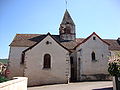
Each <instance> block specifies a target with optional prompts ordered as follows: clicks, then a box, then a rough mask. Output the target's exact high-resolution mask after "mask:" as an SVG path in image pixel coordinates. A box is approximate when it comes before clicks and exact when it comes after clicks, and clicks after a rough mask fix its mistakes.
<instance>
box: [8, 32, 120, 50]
mask: <svg viewBox="0 0 120 90" xmlns="http://www.w3.org/2000/svg"><path fill="white" fill-rule="evenodd" d="M45 36H46V35H45V34H16V36H15V38H14V39H13V41H12V43H11V44H10V46H14V47H30V46H33V45H34V44H36V43H37V42H40V41H41V40H42V39H43V38H44V37H45ZM52 36H53V37H54V38H55V39H56V40H57V41H58V42H60V43H61V44H62V45H63V46H64V47H66V48H68V49H70V50H73V49H74V48H75V47H76V46H77V45H79V44H80V43H83V42H85V41H86V40H87V39H88V38H89V37H90V36H89V37H88V38H86V39H84V38H76V40H74V41H66V42H61V41H60V37H59V35H52ZM100 39H101V38H100ZM101 40H103V41H104V42H105V43H108V44H110V46H109V49H110V50H120V45H119V44H118V42H117V40H113V39H101Z"/></svg>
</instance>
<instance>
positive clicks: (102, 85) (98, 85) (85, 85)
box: [28, 81, 113, 90]
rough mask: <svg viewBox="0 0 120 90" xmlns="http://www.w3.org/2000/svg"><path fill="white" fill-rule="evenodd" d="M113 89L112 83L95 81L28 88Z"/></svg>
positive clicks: (31, 88)
mask: <svg viewBox="0 0 120 90" xmlns="http://www.w3.org/2000/svg"><path fill="white" fill-rule="evenodd" d="M112 87H113V83H112V81H94V82H77V83H69V84H56V85H45V86H37V87H28V90H112Z"/></svg>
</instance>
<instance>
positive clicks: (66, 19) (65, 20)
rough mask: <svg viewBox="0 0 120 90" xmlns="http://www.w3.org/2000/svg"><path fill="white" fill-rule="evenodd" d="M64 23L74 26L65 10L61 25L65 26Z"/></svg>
mask: <svg viewBox="0 0 120 90" xmlns="http://www.w3.org/2000/svg"><path fill="white" fill-rule="evenodd" d="M66 23H70V24H72V25H75V24H74V22H73V20H72V18H71V16H70V14H69V12H68V10H67V9H66V11H65V14H64V17H63V20H62V22H61V24H66Z"/></svg>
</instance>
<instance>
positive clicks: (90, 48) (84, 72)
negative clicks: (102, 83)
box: [76, 35, 109, 80]
mask: <svg viewBox="0 0 120 90" xmlns="http://www.w3.org/2000/svg"><path fill="white" fill-rule="evenodd" d="M94 37H95V40H93V38H94ZM108 47H109V45H107V44H106V43H105V42H103V41H102V40H101V39H99V38H98V37H97V36H96V35H93V36H91V37H90V38H89V39H88V40H87V41H86V42H84V43H82V44H80V45H79V46H78V47H77V48H76V51H77V62H78V63H77V70H78V71H77V72H78V73H77V78H78V80H82V79H83V80H84V79H88V80H89V79H95V80H96V79H97V78H95V77H93V76H94V75H101V74H103V75H107V74H108V71H107V68H108V56H109V50H108ZM92 52H95V58H96V60H94V61H92V57H91V54H92Z"/></svg>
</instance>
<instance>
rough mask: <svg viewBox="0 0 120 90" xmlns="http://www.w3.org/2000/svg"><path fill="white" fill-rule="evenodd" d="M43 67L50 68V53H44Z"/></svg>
mask: <svg viewBox="0 0 120 90" xmlns="http://www.w3.org/2000/svg"><path fill="white" fill-rule="evenodd" d="M43 68H51V56H50V54H45V55H44V65H43Z"/></svg>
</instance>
